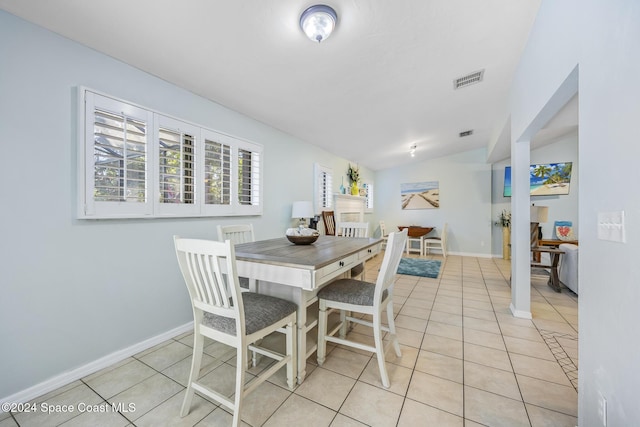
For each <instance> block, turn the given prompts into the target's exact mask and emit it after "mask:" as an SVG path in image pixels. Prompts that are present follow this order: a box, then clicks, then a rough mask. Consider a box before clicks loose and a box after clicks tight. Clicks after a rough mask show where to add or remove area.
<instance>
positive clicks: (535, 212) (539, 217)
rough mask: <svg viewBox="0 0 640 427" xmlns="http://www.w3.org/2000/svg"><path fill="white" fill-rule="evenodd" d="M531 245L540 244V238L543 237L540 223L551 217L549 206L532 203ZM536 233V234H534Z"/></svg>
mask: <svg viewBox="0 0 640 427" xmlns="http://www.w3.org/2000/svg"><path fill="white" fill-rule="evenodd" d="M529 213H530V216H531V220H530V221H531V245H532V246H538V240H539V239H540V238H541V237H542V230H540V228H539V227H540V223H541V222H547V220H548V218H549V207H547V206H535V205H531V210H530V212H529ZM534 234H535V235H534Z"/></svg>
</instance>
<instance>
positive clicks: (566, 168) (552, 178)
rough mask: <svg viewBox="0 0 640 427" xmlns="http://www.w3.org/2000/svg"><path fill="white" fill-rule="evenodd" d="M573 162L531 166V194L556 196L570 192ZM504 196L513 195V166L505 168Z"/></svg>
mask: <svg viewBox="0 0 640 427" xmlns="http://www.w3.org/2000/svg"><path fill="white" fill-rule="evenodd" d="M571 165H572V164H571V162H565V163H547V164H536V165H531V166H529V181H530V184H529V186H530V188H529V195H531V196H555V195H566V194H569V188H570V185H571ZM503 196H504V197H511V167H510V166H507V167H505V169H504V193H503Z"/></svg>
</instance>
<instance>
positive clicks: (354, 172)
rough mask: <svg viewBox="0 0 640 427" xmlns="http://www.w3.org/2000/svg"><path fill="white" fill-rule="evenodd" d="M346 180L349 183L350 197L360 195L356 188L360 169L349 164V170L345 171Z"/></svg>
mask: <svg viewBox="0 0 640 427" xmlns="http://www.w3.org/2000/svg"><path fill="white" fill-rule="evenodd" d="M347 178H349V181H351V195H352V196H357V195H359V194H360V189H359V188H358V182H359V181H360V169H359V168H358V166H355V167H354V166H351V163H349V169H347Z"/></svg>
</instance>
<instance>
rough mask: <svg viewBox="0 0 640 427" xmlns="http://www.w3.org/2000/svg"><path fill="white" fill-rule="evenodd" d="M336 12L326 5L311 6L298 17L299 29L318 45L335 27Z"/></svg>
mask: <svg viewBox="0 0 640 427" xmlns="http://www.w3.org/2000/svg"><path fill="white" fill-rule="evenodd" d="M337 18H338V16H337V15H336V11H335V10H333V9H332V8H331V7H329V6H326V5H316V6H311V7H310V8H308V9H307V10H305V11H304V12H302V16H300V28H302V31H304V33H305V34H306V35H307V37H309V39H311V40H313V41H314V42H318V43H320V42H321V41H323V40H324V39H326V38H327V37H329V36H330V35H331V32H332V31H333V29H334V28H335V26H336V21H337Z"/></svg>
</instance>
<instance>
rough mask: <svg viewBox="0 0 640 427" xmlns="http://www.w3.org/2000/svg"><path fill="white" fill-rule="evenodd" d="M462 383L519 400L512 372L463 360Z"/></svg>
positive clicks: (519, 396)
mask: <svg viewBox="0 0 640 427" xmlns="http://www.w3.org/2000/svg"><path fill="white" fill-rule="evenodd" d="M464 384H465V386H471V387H474V388H477V389H480V390H484V391H488V392H491V393H495V394H499V395H501V396H504V397H508V398H511V399H516V400H521V399H522V397H521V395H520V389H519V388H518V383H517V381H516V377H515V375H514V374H513V372H508V371H503V370H501V369H496V368H492V367H490V366H486V365H479V364H477V363H473V362H469V361H465V362H464Z"/></svg>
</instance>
